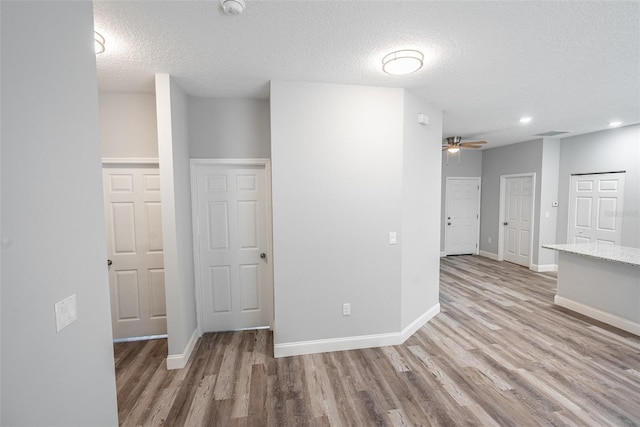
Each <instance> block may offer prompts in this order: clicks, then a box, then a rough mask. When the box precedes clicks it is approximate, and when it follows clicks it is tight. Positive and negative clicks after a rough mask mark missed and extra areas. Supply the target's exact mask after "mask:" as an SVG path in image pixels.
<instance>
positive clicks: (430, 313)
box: [399, 303, 440, 344]
mask: <svg viewBox="0 0 640 427" xmlns="http://www.w3.org/2000/svg"><path fill="white" fill-rule="evenodd" d="M438 313H440V303H437V304H436V305H434V306H433V307H431V308H430V309H429V310H427V311H425V312H424V313H423V314H421V315H420V316H419V317H418V318H417V319H416V320H414V321H413V322H411V323H409V325H407V327H406V328H404V329H403V330H402V341H401V342H400V343H399V344H402V343H403V342H405V341H406V340H407V339H409V337H410V336H411V335H413V334H415V333H416V331H417V330H418V329H420V328H422V327H423V326H424V325H426V324H427V322H428V321H429V320H431V319H433V318H434V317H435V315H436V314H438Z"/></svg>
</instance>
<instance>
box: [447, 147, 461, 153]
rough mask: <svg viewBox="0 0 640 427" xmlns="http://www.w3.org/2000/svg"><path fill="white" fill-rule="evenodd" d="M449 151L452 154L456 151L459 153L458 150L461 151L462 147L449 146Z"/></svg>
mask: <svg viewBox="0 0 640 427" xmlns="http://www.w3.org/2000/svg"><path fill="white" fill-rule="evenodd" d="M447 151H448V152H449V153H451V154H455V153H457V152H458V151H460V147H449V148H447Z"/></svg>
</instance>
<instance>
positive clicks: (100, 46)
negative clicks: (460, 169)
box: [93, 31, 104, 55]
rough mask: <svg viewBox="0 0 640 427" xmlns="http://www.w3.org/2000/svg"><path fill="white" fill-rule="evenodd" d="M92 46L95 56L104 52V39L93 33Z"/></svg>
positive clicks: (97, 33)
mask: <svg viewBox="0 0 640 427" xmlns="http://www.w3.org/2000/svg"><path fill="white" fill-rule="evenodd" d="M93 45H94V48H95V50H96V55H99V54H101V53H103V52H104V37H102V34H100V33H99V32H97V31H94V32H93Z"/></svg>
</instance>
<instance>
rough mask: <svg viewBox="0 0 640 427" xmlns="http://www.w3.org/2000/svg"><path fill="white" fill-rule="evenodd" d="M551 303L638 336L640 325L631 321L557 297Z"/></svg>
mask: <svg viewBox="0 0 640 427" xmlns="http://www.w3.org/2000/svg"><path fill="white" fill-rule="evenodd" d="M553 302H554V303H555V304H556V305H559V306H560V307H564V308H567V309H569V310H571V311H575V312H576V313H580V314H584V315H585V316H587V317H591V318H592V319H596V320H599V321H601V322H604V323H606V324H608V325H611V326H615V327H616V328H620V329H622V330H623V331H627V332H631V333H632V334H636V335H640V323H636V322H634V321H632V320H629V319H625V318H622V317H619V316H616V315H613V314H611V313H607V312H604V311H602V310H598V309H597V308H593V307H591V306H588V305H585V304H582V303H579V302H576V301H573V300H570V299H567V298H564V297H561V296H558V295H556V296H555V298H554V300H553Z"/></svg>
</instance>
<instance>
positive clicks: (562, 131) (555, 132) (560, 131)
mask: <svg viewBox="0 0 640 427" xmlns="http://www.w3.org/2000/svg"><path fill="white" fill-rule="evenodd" d="M565 133H571V131H570V130H550V131H549V132H545V133H537V134H535V136H558V135H562V134H565Z"/></svg>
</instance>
